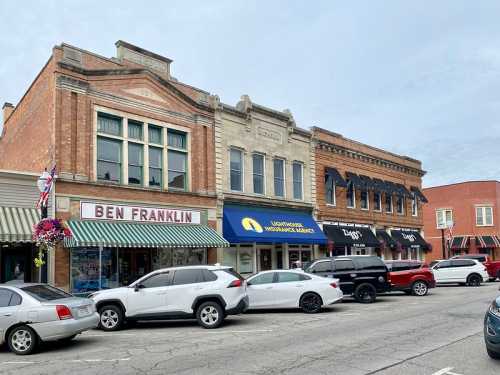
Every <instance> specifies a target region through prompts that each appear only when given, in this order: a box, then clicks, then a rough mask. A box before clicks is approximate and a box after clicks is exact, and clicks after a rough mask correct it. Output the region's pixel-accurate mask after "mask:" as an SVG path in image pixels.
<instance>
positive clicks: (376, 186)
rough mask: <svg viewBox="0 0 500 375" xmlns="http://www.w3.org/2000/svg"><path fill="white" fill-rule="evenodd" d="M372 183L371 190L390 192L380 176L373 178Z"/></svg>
mask: <svg viewBox="0 0 500 375" xmlns="http://www.w3.org/2000/svg"><path fill="white" fill-rule="evenodd" d="M372 183H373V190H375V191H376V192H379V193H391V191H390V189H389V187H388V186H387V184H386V183H385V182H384V181H382V180H381V179H380V178H373V179H372Z"/></svg>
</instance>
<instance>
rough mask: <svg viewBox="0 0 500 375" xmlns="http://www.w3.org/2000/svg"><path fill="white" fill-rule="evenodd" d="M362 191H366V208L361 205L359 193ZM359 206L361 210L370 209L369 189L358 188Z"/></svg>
mask: <svg viewBox="0 0 500 375" xmlns="http://www.w3.org/2000/svg"><path fill="white" fill-rule="evenodd" d="M364 192H366V204H367V207H366V208H363V207H361V202H362V199H361V194H363V193H364ZM359 208H360V209H361V210H362V211H370V191H369V190H360V192H359Z"/></svg>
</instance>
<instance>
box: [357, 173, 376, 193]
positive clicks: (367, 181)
mask: <svg viewBox="0 0 500 375" xmlns="http://www.w3.org/2000/svg"><path fill="white" fill-rule="evenodd" d="M359 178H360V179H361V181H363V183H364V184H365V188H366V189H370V190H374V189H375V183H374V182H373V180H372V179H371V178H370V177H368V176H365V175H362V174H360V175H359Z"/></svg>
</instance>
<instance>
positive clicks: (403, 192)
mask: <svg viewBox="0 0 500 375" xmlns="http://www.w3.org/2000/svg"><path fill="white" fill-rule="evenodd" d="M395 186H396V195H399V196H400V197H408V198H411V197H412V194H411V193H410V192H409V191H408V189H407V188H406V187H405V186H404V185H403V184H395Z"/></svg>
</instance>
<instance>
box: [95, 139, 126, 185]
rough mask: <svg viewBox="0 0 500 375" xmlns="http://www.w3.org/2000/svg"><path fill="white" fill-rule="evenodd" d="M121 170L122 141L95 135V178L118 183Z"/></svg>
mask: <svg viewBox="0 0 500 375" xmlns="http://www.w3.org/2000/svg"><path fill="white" fill-rule="evenodd" d="M121 170H122V141H121V140H116V139H112V138H104V137H100V136H99V137H97V178H98V179H99V180H102V181H109V182H115V183H118V184H119V183H120V182H121V176H122V173H121Z"/></svg>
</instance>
